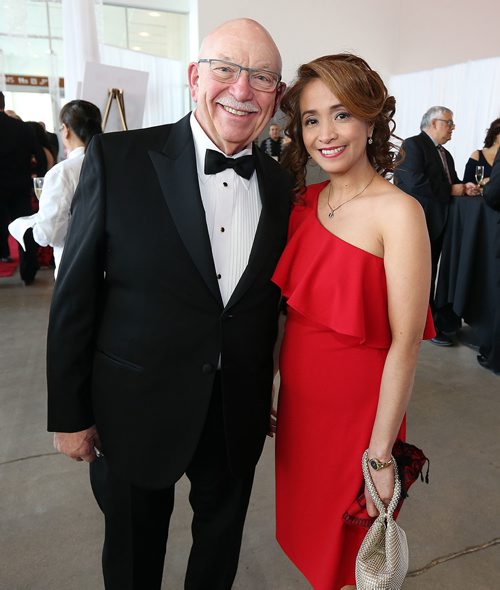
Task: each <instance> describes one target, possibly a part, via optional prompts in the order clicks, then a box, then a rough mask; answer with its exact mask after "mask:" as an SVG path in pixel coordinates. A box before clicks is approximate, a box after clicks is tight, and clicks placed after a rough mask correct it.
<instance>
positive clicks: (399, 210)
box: [375, 179, 424, 223]
mask: <svg viewBox="0 0 500 590" xmlns="http://www.w3.org/2000/svg"><path fill="white" fill-rule="evenodd" d="M381 180H382V182H381V183H379V184H378V186H377V193H376V195H375V196H376V202H377V210H378V213H379V214H380V215H382V217H383V218H384V219H386V220H388V222H389V223H390V222H391V220H395V219H399V218H404V217H408V218H409V219H415V217H416V216H417V217H422V218H424V214H423V209H422V206H421V205H420V203H419V202H418V201H417V200H416V199H415V198H413V197H412V196H410V195H408V194H407V193H405V192H404V191H402V190H400V189H399V188H398V187H397V186H395V185H394V184H392V183H391V182H389V181H387V180H384V179H381Z"/></svg>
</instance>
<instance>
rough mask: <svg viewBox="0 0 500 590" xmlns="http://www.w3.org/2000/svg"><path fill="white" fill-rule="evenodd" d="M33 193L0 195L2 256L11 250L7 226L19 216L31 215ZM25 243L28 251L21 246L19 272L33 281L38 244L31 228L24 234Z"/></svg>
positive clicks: (27, 281)
mask: <svg viewBox="0 0 500 590" xmlns="http://www.w3.org/2000/svg"><path fill="white" fill-rule="evenodd" d="M31 214H32V209H31V194H30V193H29V192H26V193H14V194H11V195H8V196H7V195H0V257H1V258H7V257H8V256H9V255H10V254H11V253H10V252H9V244H8V236H9V230H8V229H7V226H8V225H9V223H10V222H11V221H13V220H14V219H17V218H18V217H23V216H25V215H31ZM24 244H25V246H26V251H24V250H23V249H22V247H21V246H19V274H20V275H21V279H22V280H23V281H24V282H25V283H28V284H29V283H31V282H32V281H33V279H34V278H35V275H36V272H37V270H38V259H37V252H38V245H37V244H36V242H35V240H34V239H33V232H32V230H31V229H29V230H28V231H26V233H25V234H24Z"/></svg>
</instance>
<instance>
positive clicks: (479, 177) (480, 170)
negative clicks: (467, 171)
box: [476, 166, 484, 195]
mask: <svg viewBox="0 0 500 590" xmlns="http://www.w3.org/2000/svg"><path fill="white" fill-rule="evenodd" d="M483 178H484V166H476V182H477V184H478V185H479V193H480V194H481V195H482V194H483V186H482V184H481V183H482V182H483Z"/></svg>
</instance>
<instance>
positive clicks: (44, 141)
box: [26, 121, 55, 170]
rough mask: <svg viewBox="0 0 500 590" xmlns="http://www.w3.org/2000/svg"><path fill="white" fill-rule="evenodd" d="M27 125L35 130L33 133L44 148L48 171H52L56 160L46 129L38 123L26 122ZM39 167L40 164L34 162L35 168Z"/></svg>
mask: <svg viewBox="0 0 500 590" xmlns="http://www.w3.org/2000/svg"><path fill="white" fill-rule="evenodd" d="M26 125H29V126H30V127H31V128H32V129H33V133H34V134H35V136H36V138H37V140H38V143H39V144H40V145H41V146H42V150H43V154H44V158H45V162H44V163H45V167H46V169H47V170H50V169H51V168H52V166H53V165H54V164H55V159H54V156H53V155H52V152H51V150H50V144H49V138H48V137H47V133H45V129H44V128H43V126H42V125H40V123H38V122H37V121H26ZM37 165H38V163H37V162H36V163H35V162H34V166H35V167H36V166H37Z"/></svg>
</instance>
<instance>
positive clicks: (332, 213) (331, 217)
mask: <svg viewBox="0 0 500 590" xmlns="http://www.w3.org/2000/svg"><path fill="white" fill-rule="evenodd" d="M334 215H335V211H330V213H328V218H329V219H333V216H334Z"/></svg>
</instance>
